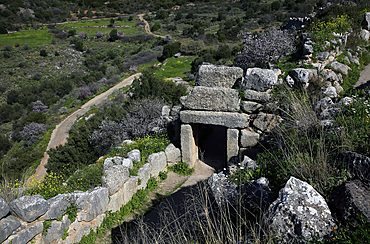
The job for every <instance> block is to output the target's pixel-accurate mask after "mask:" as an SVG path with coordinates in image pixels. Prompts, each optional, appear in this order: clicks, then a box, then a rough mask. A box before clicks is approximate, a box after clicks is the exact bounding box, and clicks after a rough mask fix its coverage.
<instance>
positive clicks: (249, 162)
mask: <svg viewBox="0 0 370 244" xmlns="http://www.w3.org/2000/svg"><path fill="white" fill-rule="evenodd" d="M240 165H241V166H242V167H244V168H247V169H249V170H255V169H257V168H258V164H257V163H256V161H254V160H253V159H251V158H250V157H248V156H246V155H244V159H243V161H242V162H241V163H240Z"/></svg>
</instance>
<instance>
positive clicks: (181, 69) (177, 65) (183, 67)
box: [155, 56, 194, 78]
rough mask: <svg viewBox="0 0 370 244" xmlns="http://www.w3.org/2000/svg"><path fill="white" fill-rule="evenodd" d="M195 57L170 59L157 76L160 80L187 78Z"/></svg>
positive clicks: (157, 72) (156, 73) (158, 71)
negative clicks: (186, 75) (186, 74)
mask: <svg viewBox="0 0 370 244" xmlns="http://www.w3.org/2000/svg"><path fill="white" fill-rule="evenodd" d="M193 60H194V57H185V56H184V57H180V58H168V59H167V60H166V62H167V63H166V64H165V65H162V68H161V69H159V70H157V71H156V72H155V76H156V77H159V78H168V77H181V78H184V77H185V73H186V72H188V71H190V69H191V62H192V61H193Z"/></svg>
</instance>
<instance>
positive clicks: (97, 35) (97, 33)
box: [96, 31, 104, 38]
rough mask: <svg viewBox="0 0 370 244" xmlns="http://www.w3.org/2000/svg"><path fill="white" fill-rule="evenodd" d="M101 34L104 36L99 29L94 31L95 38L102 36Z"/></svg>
mask: <svg viewBox="0 0 370 244" xmlns="http://www.w3.org/2000/svg"><path fill="white" fill-rule="evenodd" d="M103 36H104V35H103V32H101V31H97V32H96V38H102V37H103Z"/></svg>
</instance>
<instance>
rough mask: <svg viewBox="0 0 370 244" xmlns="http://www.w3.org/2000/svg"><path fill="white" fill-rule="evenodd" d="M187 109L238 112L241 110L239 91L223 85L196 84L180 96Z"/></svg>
mask: <svg viewBox="0 0 370 244" xmlns="http://www.w3.org/2000/svg"><path fill="white" fill-rule="evenodd" d="M180 102H181V104H182V106H183V107H184V108H185V109H190V110H208V111H223V112H237V111H239V108H240V106H239V104H240V98H239V92H238V91H237V90H235V89H230V88H222V87H205V86H196V87H194V89H193V90H192V91H191V92H190V93H189V94H188V95H187V96H183V97H181V98H180Z"/></svg>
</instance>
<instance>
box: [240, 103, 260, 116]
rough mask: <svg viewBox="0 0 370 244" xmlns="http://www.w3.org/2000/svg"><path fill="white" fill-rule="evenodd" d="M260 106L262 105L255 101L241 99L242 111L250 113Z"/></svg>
mask: <svg viewBox="0 0 370 244" xmlns="http://www.w3.org/2000/svg"><path fill="white" fill-rule="evenodd" d="M261 108H262V105H261V104H259V103H256V102H250V101H243V102H242V105H241V109H242V111H243V112H244V113H247V114H252V113H254V112H256V111H258V110H259V109H261Z"/></svg>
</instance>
